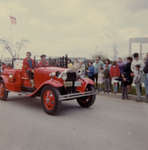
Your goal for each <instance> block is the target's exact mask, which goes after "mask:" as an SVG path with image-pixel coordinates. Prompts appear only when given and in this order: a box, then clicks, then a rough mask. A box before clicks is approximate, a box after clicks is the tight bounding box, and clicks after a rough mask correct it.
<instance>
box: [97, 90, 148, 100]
mask: <svg viewBox="0 0 148 150" xmlns="http://www.w3.org/2000/svg"><path fill="white" fill-rule="evenodd" d="M97 95H99V96H108V97H109V96H111V97H114V98H119V99H122V94H121V93H117V94H113V93H109V94H107V93H104V92H98V93H97ZM128 97H129V98H128V99H124V100H132V101H137V96H136V95H132V94H129V95H128ZM140 102H146V103H148V100H146V97H145V96H141V100H140Z"/></svg>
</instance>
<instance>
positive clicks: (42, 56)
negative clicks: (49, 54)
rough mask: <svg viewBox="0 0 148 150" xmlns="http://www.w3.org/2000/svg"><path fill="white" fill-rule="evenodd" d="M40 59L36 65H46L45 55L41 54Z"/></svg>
mask: <svg viewBox="0 0 148 150" xmlns="http://www.w3.org/2000/svg"><path fill="white" fill-rule="evenodd" d="M40 57H41V61H40V62H39V64H38V67H48V62H47V60H46V55H44V54H43V55H41V56H40Z"/></svg>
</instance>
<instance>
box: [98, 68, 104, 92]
mask: <svg viewBox="0 0 148 150" xmlns="http://www.w3.org/2000/svg"><path fill="white" fill-rule="evenodd" d="M103 72H104V69H103V67H100V70H99V73H98V91H99V92H100V91H102V88H103V83H104V74H103Z"/></svg>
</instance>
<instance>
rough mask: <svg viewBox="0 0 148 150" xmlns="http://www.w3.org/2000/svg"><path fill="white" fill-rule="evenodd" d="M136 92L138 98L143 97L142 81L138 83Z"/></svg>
mask: <svg viewBox="0 0 148 150" xmlns="http://www.w3.org/2000/svg"><path fill="white" fill-rule="evenodd" d="M136 94H137V100H140V99H141V83H137V84H136Z"/></svg>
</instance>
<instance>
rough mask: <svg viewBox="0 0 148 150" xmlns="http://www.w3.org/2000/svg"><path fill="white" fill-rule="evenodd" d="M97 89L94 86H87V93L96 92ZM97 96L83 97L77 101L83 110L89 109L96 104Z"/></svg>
mask: <svg viewBox="0 0 148 150" xmlns="http://www.w3.org/2000/svg"><path fill="white" fill-rule="evenodd" d="M94 90H95V87H94V86H92V85H89V86H87V88H86V91H94ZM95 99H96V95H91V96H87V97H81V98H78V99H77V102H78V104H79V105H80V106H81V107H83V108H88V107H90V106H91V105H93V104H94V102H95Z"/></svg>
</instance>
